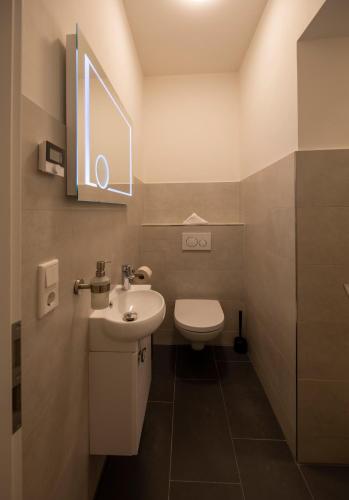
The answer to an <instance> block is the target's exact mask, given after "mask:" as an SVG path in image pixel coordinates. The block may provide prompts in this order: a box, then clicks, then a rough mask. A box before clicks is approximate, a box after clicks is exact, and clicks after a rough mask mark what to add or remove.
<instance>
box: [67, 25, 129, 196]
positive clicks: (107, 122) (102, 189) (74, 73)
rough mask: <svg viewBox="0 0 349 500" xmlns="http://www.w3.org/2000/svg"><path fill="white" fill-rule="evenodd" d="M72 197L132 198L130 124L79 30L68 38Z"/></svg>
mask: <svg viewBox="0 0 349 500" xmlns="http://www.w3.org/2000/svg"><path fill="white" fill-rule="evenodd" d="M67 173H68V175H67V193H68V194H69V195H73V196H77V197H78V200H81V201H96V202H105V203H127V200H128V199H129V198H130V197H131V196H132V125H131V121H130V119H129V117H128V115H127V113H126V111H125V109H124V107H123V105H122V103H121V101H120V99H119V97H118V95H117V93H116V92H115V90H114V89H113V87H112V85H111V83H110V81H109V79H108V78H107V76H106V74H105V73H104V71H103V69H102V67H101V65H100V64H99V62H98V60H97V58H96V56H95V55H94V53H93V52H92V50H91V49H90V47H89V45H88V44H87V42H86V40H85V38H84V37H83V35H82V33H81V31H80V30H78V29H77V33H76V35H69V36H68V37H67Z"/></svg>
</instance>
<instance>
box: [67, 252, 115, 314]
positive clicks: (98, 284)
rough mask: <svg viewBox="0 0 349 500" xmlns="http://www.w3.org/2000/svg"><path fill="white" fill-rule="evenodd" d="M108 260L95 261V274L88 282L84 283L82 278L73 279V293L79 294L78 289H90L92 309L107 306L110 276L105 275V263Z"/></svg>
mask: <svg viewBox="0 0 349 500" xmlns="http://www.w3.org/2000/svg"><path fill="white" fill-rule="evenodd" d="M107 263H110V261H105V260H99V261H97V268H96V276H95V277H94V278H92V280H91V282H90V283H85V281H84V280H83V279H79V280H76V281H75V284H74V293H75V294H76V295H78V294H79V290H88V289H89V290H91V307H92V309H105V308H106V307H108V306H109V292H110V278H109V276H106V275H105V265H106V264H107Z"/></svg>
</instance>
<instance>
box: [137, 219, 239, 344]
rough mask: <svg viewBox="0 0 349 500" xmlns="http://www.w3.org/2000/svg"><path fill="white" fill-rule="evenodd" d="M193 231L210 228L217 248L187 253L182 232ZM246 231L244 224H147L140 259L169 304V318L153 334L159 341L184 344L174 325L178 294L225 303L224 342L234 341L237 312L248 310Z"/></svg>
mask: <svg viewBox="0 0 349 500" xmlns="http://www.w3.org/2000/svg"><path fill="white" fill-rule="evenodd" d="M188 231H189V232H203V231H204V232H207V231H209V232H211V233H212V245H213V248H212V251H211V252H184V251H182V232H188ZM243 231H244V228H243V226H205V227H200V228H198V227H183V226H178V227H177V226H161V227H147V226H144V227H143V228H142V239H141V260H142V262H143V263H144V264H146V265H149V266H150V267H151V268H152V269H153V276H152V285H153V288H154V289H156V290H158V291H159V292H160V293H162V294H163V295H164V297H165V300H166V303H167V315H166V318H165V322H164V323H163V324H162V325H161V327H160V329H159V330H158V332H157V333H156V334H155V336H154V341H155V343H166V344H170V343H178V342H183V339H182V338H181V336H179V335H178V332H176V330H175V327H174V323H173V309H174V302H175V300H176V299H177V298H207V299H218V300H220V301H221V303H222V307H223V310H224V313H225V316H226V324H225V330H224V332H225V337H224V342H226V343H228V342H230V344H231V340H232V337H233V333H232V332H233V331H236V330H237V311H238V309H243V303H242V273H243V255H242V251H243ZM228 332H230V333H229V338H228ZM221 341H222V338H219V339H217V340H216V342H221Z"/></svg>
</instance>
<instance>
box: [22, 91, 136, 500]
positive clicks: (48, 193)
mask: <svg viewBox="0 0 349 500" xmlns="http://www.w3.org/2000/svg"><path fill="white" fill-rule="evenodd" d="M22 112H23V235H22V236H23V276H22V282H23V296H22V303H23V433H24V464H23V465H24V492H25V496H24V499H25V500H48V499H50V500H62V499H64V500H76V499H79V500H86V499H87V498H88V479H89V478H90V496H91V495H92V493H93V490H94V487H95V485H96V481H97V480H98V475H99V470H100V467H101V465H102V460H99V459H93V458H90V457H89V450H88V393H87V391H88V386H87V382H88V365H87V362H88V356H87V354H88V344H87V341H88V338H87V327H88V324H87V318H88V315H89V312H90V307H89V301H90V293H89V292H82V293H80V296H78V297H76V296H74V295H73V293H72V286H73V283H74V280H75V279H77V278H80V277H84V278H90V277H92V276H93V274H94V271H95V263H96V261H97V260H98V259H104V258H105V259H108V260H112V262H113V266H112V270H111V272H112V277H113V281H116V280H117V281H119V267H120V266H121V263H123V262H126V261H128V262H132V263H134V264H135V265H137V264H138V262H139V229H140V217H141V211H142V193H141V184H140V183H137V184H136V197H135V201H134V202H133V204H132V205H130V206H129V207H128V208H126V207H123V206H116V205H114V206H110V205H96V204H88V203H77V202H76V201H75V200H69V199H67V198H66V197H65V184H64V180H63V179H60V178H57V177H51V176H48V175H45V174H41V173H39V172H38V171H37V145H38V143H40V142H41V141H42V140H44V139H47V140H50V141H52V142H53V143H55V144H58V145H60V146H62V147H64V145H65V144H64V143H65V127H64V125H63V124H62V123H60V122H58V121H56V120H55V119H53V118H51V117H50V116H49V115H48V114H47V113H46V112H44V111H43V110H42V109H40V108H39V107H38V106H37V105H35V104H33V103H32V102H31V101H29V100H28V99H27V98H23V111H22ZM55 257H57V258H58V259H59V263H60V273H59V276H60V305H59V307H58V308H57V309H56V310H55V311H53V312H51V313H49V314H48V315H47V316H45V317H44V318H42V319H41V320H38V319H37V317H36V293H37V287H36V280H37V276H36V269H37V265H38V264H39V263H40V262H43V261H46V260H49V259H52V258H55Z"/></svg>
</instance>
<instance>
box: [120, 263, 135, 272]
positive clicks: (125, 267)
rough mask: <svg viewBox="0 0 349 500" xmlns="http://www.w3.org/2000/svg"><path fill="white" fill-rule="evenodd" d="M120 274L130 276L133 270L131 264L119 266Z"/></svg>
mask: <svg viewBox="0 0 349 500" xmlns="http://www.w3.org/2000/svg"><path fill="white" fill-rule="evenodd" d="M121 269H122V272H123V273H126V274H127V275H129V274H132V271H133V268H132V265H131V264H122V266H121Z"/></svg>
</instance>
